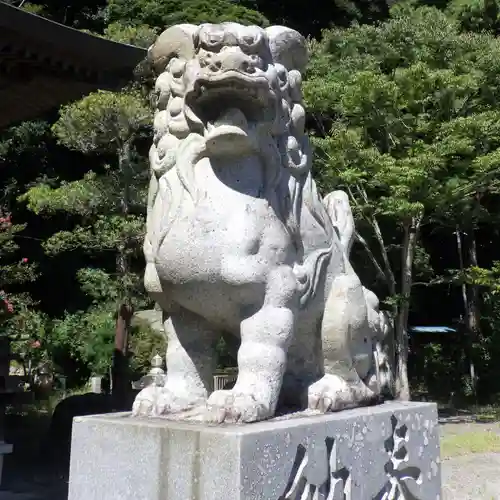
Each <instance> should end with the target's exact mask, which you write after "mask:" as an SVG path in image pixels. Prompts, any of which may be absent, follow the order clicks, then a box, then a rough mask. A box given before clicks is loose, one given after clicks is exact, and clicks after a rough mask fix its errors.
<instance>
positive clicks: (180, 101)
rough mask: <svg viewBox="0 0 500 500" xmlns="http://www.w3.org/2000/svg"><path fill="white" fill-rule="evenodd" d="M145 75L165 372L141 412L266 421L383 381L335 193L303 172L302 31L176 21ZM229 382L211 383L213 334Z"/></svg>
mask: <svg viewBox="0 0 500 500" xmlns="http://www.w3.org/2000/svg"><path fill="white" fill-rule="evenodd" d="M148 57H149V62H150V64H151V67H152V68H154V72H155V76H156V77H157V79H156V86H155V91H154V92H153V102H154V105H155V108H156V109H155V118H154V137H153V144H152V146H151V149H150V163H151V182H150V190H149V197H148V215H147V230H146V237H145V241H144V254H145V258H146V271H145V276H144V282H145V286H146V289H147V290H148V292H149V294H150V295H151V297H152V298H153V299H154V300H155V302H157V303H158V304H159V306H160V307H161V308H162V310H163V324H164V330H165V334H166V336H167V341H168V342H167V345H168V347H167V355H166V360H167V376H166V380H165V384H164V385H163V387H161V388H158V387H157V386H153V387H147V388H145V389H143V390H142V391H141V393H140V394H139V395H138V397H137V399H136V402H135V404H134V408H133V411H134V414H136V415H143V416H144V415H153V416H158V415H167V414H173V413H180V412H183V411H185V410H186V409H191V408H193V407H201V408H204V409H205V416H204V419H205V420H206V421H208V422H223V421H225V422H234V421H238V422H254V421H259V420H264V419H267V418H270V417H273V415H275V412H276V408H277V404H278V401H279V399H280V396H282V397H281V400H282V401H284V402H286V404H287V405H289V406H296V405H299V406H300V405H303V406H306V407H307V406H308V407H309V408H310V409H318V408H320V409H323V410H324V411H329V410H332V411H336V410H342V409H345V408H349V407H356V406H360V405H364V404H370V403H372V402H373V401H374V400H377V399H379V398H380V397H381V396H382V395H383V393H384V389H385V388H386V387H389V386H390V380H389V376H390V373H391V371H390V370H389V369H388V366H387V364H388V357H387V356H386V355H385V350H384V342H385V339H386V336H387V333H388V325H389V323H388V322H387V320H386V318H385V316H384V315H383V314H382V313H381V312H380V311H379V307H378V300H377V298H376V297H375V295H374V294H373V293H371V292H369V291H368V290H366V289H365V288H364V287H363V286H362V284H361V282H360V280H359V278H358V276H357V275H356V273H355V272H354V270H353V269H352V267H351V265H350V263H349V252H350V248H351V243H352V241H353V238H354V220H353V217H352V213H351V209H350V207H349V202H348V199H347V196H346V194H345V193H343V192H341V191H335V192H332V193H330V194H329V195H328V196H326V197H325V198H324V199H322V198H321V197H320V196H319V194H318V192H317V190H316V185H315V183H314V180H313V179H312V176H311V164H312V157H311V150H310V145H309V140H308V137H307V134H306V132H305V110H304V107H303V102H302V94H301V83H302V76H301V72H302V71H303V70H304V69H305V66H306V63H307V44H306V40H305V39H304V37H303V36H302V35H300V34H299V33H297V32H296V31H294V30H292V29H289V28H286V27H283V26H271V27H269V28H267V29H263V28H260V27H258V26H242V25H240V24H237V23H223V24H202V25H200V26H194V25H190V24H182V25H176V26H171V27H169V28H168V29H167V30H165V31H164V32H163V33H162V34H161V35H160V37H159V38H158V40H157V41H156V43H155V44H154V45H153V46H152V47H151V48H150V49H149V56H148ZM222 332H225V333H226V334H227V335H228V336H234V337H235V338H237V339H240V340H241V347H240V350H239V352H238V378H237V380H236V383H235V385H234V387H233V388H232V389H230V390H216V391H213V392H212V390H213V371H214V368H215V353H214V346H215V345H216V343H217V341H218V339H219V338H220V336H221V333H222Z"/></svg>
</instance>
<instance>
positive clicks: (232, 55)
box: [213, 50, 255, 73]
mask: <svg viewBox="0 0 500 500" xmlns="http://www.w3.org/2000/svg"><path fill="white" fill-rule="evenodd" d="M213 63H214V65H215V68H216V69H217V70H222V71H231V70H232V71H241V72H242V73H254V72H255V65H254V64H253V61H252V59H251V58H250V57H249V56H247V55H246V54H244V53H243V52H241V51H240V50H225V51H222V52H220V53H219V54H218V55H217V57H216V58H215V60H214V61H213ZM215 68H214V69H215Z"/></svg>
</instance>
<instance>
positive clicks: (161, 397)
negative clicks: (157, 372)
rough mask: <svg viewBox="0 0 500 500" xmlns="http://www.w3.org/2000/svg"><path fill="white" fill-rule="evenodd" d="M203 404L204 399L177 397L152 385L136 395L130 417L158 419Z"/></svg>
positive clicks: (162, 388) (164, 389)
mask: <svg viewBox="0 0 500 500" xmlns="http://www.w3.org/2000/svg"><path fill="white" fill-rule="evenodd" d="M204 403H205V399H204V398H200V397H198V398H192V399H189V398H186V397H179V396H177V395H176V394H175V393H174V392H172V391H171V390H169V389H168V388H166V387H158V386H154V385H152V386H149V387H146V388H145V389H143V390H142V391H141V392H140V393H139V394H138V395H137V397H136V398H135V401H134V405H133V406H132V415H133V416H141V417H160V416H162V415H166V414H169V413H181V412H184V411H187V410H190V409H192V408H194V407H196V406H199V405H202V404H204Z"/></svg>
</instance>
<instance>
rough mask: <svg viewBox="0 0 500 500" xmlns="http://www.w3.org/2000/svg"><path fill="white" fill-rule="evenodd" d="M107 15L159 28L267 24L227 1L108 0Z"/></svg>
mask: <svg viewBox="0 0 500 500" xmlns="http://www.w3.org/2000/svg"><path fill="white" fill-rule="evenodd" d="M107 17H108V20H109V21H110V22H111V23H113V22H120V23H122V24H127V25H130V26H135V25H138V24H142V25H148V26H151V27H155V28H160V29H162V30H163V29H165V28H167V27H168V26H171V25H172V24H180V23H192V24H200V23H219V22H224V21H233V22H240V23H242V24H257V25H267V24H268V21H267V19H266V18H265V17H264V16H263V15H262V14H260V13H259V12H257V11H255V10H252V9H249V8H247V7H244V6H243V5H240V4H239V3H238V2H233V1H230V0H159V1H158V0H109V1H108V6H107Z"/></svg>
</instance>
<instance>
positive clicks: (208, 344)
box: [133, 309, 219, 416]
mask: <svg viewBox="0 0 500 500" xmlns="http://www.w3.org/2000/svg"><path fill="white" fill-rule="evenodd" d="M164 328H165V334H166V337H167V375H166V378H165V384H164V386H163V387H153V386H151V387H146V388H145V389H143V390H142V391H141V392H140V393H139V394H138V396H137V398H136V400H135V402H134V407H133V413H134V414H136V415H153V416H159V415H162V414H167V413H178V412H182V411H185V410H189V409H191V408H193V407H196V406H199V405H203V404H205V402H206V400H207V397H208V394H209V393H210V391H211V390H212V388H213V372H214V369H215V354H214V348H215V343H216V342H217V340H218V338H219V334H218V332H217V331H215V330H214V329H213V328H212V327H211V326H210V325H209V324H208V322H207V321H206V320H205V319H204V318H202V317H200V316H198V315H196V314H194V313H191V312H190V311H187V310H186V309H181V310H179V311H177V312H175V313H173V314H172V315H171V316H170V317H168V318H167V317H165V318H164Z"/></svg>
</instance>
